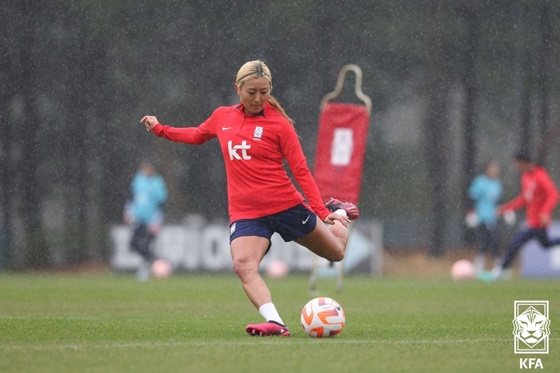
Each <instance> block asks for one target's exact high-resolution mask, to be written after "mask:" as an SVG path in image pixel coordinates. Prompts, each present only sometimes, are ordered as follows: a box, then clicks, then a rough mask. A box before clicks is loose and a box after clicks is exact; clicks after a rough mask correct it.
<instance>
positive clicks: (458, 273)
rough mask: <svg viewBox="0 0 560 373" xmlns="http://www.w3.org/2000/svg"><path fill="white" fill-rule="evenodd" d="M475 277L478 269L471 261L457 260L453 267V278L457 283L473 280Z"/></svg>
mask: <svg viewBox="0 0 560 373" xmlns="http://www.w3.org/2000/svg"><path fill="white" fill-rule="evenodd" d="M475 276H476V269H475V267H474V264H473V263H472V262H471V261H470V260H467V259H461V260H457V261H456V262H455V263H453V266H452V267H451V277H453V279H454V280H455V281H465V280H472V279H474V278H475Z"/></svg>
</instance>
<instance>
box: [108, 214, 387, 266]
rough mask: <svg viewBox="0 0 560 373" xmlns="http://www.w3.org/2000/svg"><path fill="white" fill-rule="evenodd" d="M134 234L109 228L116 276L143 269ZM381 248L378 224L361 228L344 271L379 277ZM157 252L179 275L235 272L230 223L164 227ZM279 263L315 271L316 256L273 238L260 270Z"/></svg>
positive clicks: (351, 243) (353, 237)
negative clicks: (134, 247) (132, 246)
mask: <svg viewBox="0 0 560 373" xmlns="http://www.w3.org/2000/svg"><path fill="white" fill-rule="evenodd" d="M131 233H132V232H131V229H130V227H128V226H125V225H118V226H113V227H112V228H111V231H110V238H111V243H112V254H111V267H112V269H113V270H115V271H133V270H135V269H136V268H138V266H139V265H140V263H141V258H140V257H139V256H138V254H136V253H134V252H132V251H131V250H130V247H129V242H130V236H131ZM382 242H383V241H382V228H381V225H380V224H379V223H378V222H360V225H359V227H358V226H356V229H354V230H353V231H352V234H351V236H350V239H349V242H348V249H347V256H346V258H345V271H346V272H351V271H356V272H362V273H372V274H379V273H380V271H381V267H382V251H383V247H382ZM154 252H155V254H156V256H157V257H160V258H163V259H166V260H167V261H169V262H170V263H171V265H172V267H173V268H174V270H175V271H185V272H228V271H232V261H231V254H230V247H229V227H228V225H227V223H210V224H203V225H201V224H195V225H189V224H185V225H165V226H163V227H162V230H161V232H160V234H159V235H158V237H157V239H156V241H155V244H154ZM275 259H279V260H282V261H284V262H285V263H286V264H287V265H288V267H289V268H290V270H291V271H296V272H298V271H299V272H303V271H308V270H310V269H311V267H312V259H313V254H312V253H311V252H310V251H309V250H307V249H306V248H304V247H302V246H300V245H298V244H296V243H294V242H288V243H286V242H284V241H283V240H282V238H281V237H280V236H279V235H277V234H274V235H273V236H272V247H271V249H270V252H269V253H268V254H267V255H266V257H265V258H264V259H263V261H262V263H261V266H262V269H264V268H266V265H267V264H268V263H270V262H271V261H272V260H275Z"/></svg>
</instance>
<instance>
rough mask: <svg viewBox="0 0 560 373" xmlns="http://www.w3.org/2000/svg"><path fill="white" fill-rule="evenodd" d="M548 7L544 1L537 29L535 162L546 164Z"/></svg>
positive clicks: (548, 115)
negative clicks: (537, 88) (536, 131)
mask: <svg viewBox="0 0 560 373" xmlns="http://www.w3.org/2000/svg"><path fill="white" fill-rule="evenodd" d="M549 13H550V7H549V5H548V4H547V3H544V4H543V5H542V8H541V14H540V19H539V31H540V39H541V42H540V48H539V53H538V56H539V66H538V69H539V70H538V71H539V74H538V84H539V88H540V104H541V110H540V112H539V127H540V141H539V148H538V151H537V158H536V160H537V163H538V164H540V165H542V166H546V160H547V155H548V150H549V149H548V146H547V144H548V145H549V146H550V142H548V141H546V139H548V138H549V137H550V135H551V134H550V133H549V120H550V118H549V117H550V114H549V107H548V104H549V99H550V84H549V81H550V75H551V73H550V70H551V69H550V54H551V51H550V34H551V32H552V30H551V25H550V16H549Z"/></svg>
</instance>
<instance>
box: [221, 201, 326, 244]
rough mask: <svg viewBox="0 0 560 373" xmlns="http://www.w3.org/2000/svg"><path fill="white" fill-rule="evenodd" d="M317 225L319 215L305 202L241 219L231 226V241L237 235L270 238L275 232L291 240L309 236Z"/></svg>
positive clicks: (285, 239) (286, 239) (287, 240)
mask: <svg viewBox="0 0 560 373" xmlns="http://www.w3.org/2000/svg"><path fill="white" fill-rule="evenodd" d="M316 225H317V215H315V213H314V212H312V211H310V210H309V209H307V207H305V206H304V205H303V204H300V205H297V206H295V207H292V208H291V209H288V210H285V211H282V212H279V213H276V214H273V215H268V216H263V217H262V218H257V219H240V220H236V221H234V222H233V223H232V224H231V226H230V230H229V231H230V236H229V242H230V243H231V241H233V240H234V239H236V238H237V237H244V236H258V237H264V238H268V239H269V240H270V238H271V237H272V234H273V233H274V232H277V233H278V234H280V236H282V238H283V239H284V241H286V242H289V241H293V240H297V239H298V238H301V237H304V236H307V235H308V234H309V233H311V232H312V231H313V229H315V226H316Z"/></svg>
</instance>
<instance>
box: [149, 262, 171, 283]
mask: <svg viewBox="0 0 560 373" xmlns="http://www.w3.org/2000/svg"><path fill="white" fill-rule="evenodd" d="M171 272H172V268H171V264H169V262H168V261H167V260H164V259H157V260H155V261H154V262H153V263H152V274H153V275H154V277H155V278H161V279H163V278H168V277H169V276H171Z"/></svg>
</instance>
